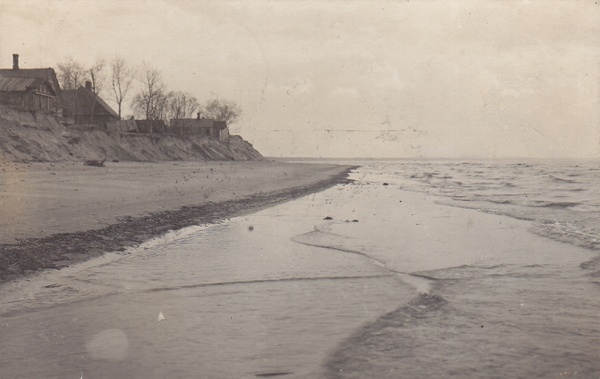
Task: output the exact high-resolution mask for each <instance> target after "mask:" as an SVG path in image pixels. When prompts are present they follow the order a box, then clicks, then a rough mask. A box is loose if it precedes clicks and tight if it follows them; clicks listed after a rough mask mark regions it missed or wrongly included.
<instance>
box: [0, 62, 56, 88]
mask: <svg viewBox="0 0 600 379" xmlns="http://www.w3.org/2000/svg"><path fill="white" fill-rule="evenodd" d="M0 76H3V77H11V78H38V79H45V80H47V81H48V82H49V83H50V86H51V87H52V89H53V90H54V92H58V91H60V86H59V84H58V79H57V77H56V72H54V69H53V68H52V67H48V68H19V69H16V70H15V69H10V68H3V69H0Z"/></svg>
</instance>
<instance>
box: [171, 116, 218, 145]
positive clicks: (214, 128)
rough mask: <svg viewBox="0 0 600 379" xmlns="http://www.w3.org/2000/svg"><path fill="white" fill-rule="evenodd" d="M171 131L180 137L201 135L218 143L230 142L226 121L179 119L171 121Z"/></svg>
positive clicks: (198, 118) (199, 118)
mask: <svg viewBox="0 0 600 379" xmlns="http://www.w3.org/2000/svg"><path fill="white" fill-rule="evenodd" d="M169 131H170V132H171V133H173V134H176V135H178V136H186V135H201V136H207V137H212V138H214V139H216V140H218V141H221V142H226V141H228V140H229V129H228V128H227V123H226V122H225V121H215V120H213V119H210V118H201V117H200V114H198V117H197V118H179V119H173V120H171V121H170V127H169Z"/></svg>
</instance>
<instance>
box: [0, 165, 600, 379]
mask: <svg viewBox="0 0 600 379" xmlns="http://www.w3.org/2000/svg"><path fill="white" fill-rule="evenodd" d="M585 164H591V163H589V162H588V163H585ZM577 166H578V167H573V164H572V163H566V164H562V163H561V164H555V165H551V166H549V164H548V163H544V164H543V165H542V166H539V164H538V166H536V165H535V164H531V163H528V164H527V166H524V165H517V164H488V163H476V164H473V163H459V162H437V163H436V162H406V161H405V162H384V163H372V162H371V163H369V164H367V165H365V166H364V167H362V168H360V169H359V170H358V171H357V172H356V173H355V174H353V175H354V178H355V179H357V182H356V184H354V185H345V186H337V187H334V188H332V189H329V190H327V191H324V192H321V193H319V194H315V195H311V196H308V197H305V198H302V199H299V200H296V201H293V202H290V203H286V204H281V205H279V206H277V207H274V208H271V209H267V210H265V211H262V212H259V213H256V214H254V215H250V216H247V217H243V218H237V219H232V220H228V221H225V222H223V223H221V224H218V225H209V226H205V227H192V228H187V229H185V230H182V231H178V232H174V233H172V234H170V235H167V236H165V237H163V238H160V239H157V240H155V241H151V242H150V243H147V244H145V245H143V246H141V247H139V248H137V249H132V250H130V251H128V252H126V253H124V254H122V255H118V254H112V255H108V256H105V257H103V258H100V259H97V260H95V261H92V262H88V263H85V264H82V265H79V266H76V267H71V268H68V269H65V270H61V271H60V272H51V273H49V274H46V275H44V276H43V277H41V278H38V279H33V280H31V281H30V282H20V283H18V284H13V285H10V286H5V287H3V288H0V299H2V301H0V337H1V338H0V351H1V352H2V354H1V355H0V377H10V378H13V377H15V378H16V377H23V378H29V377H46V378H70V377H73V378H79V377H81V376H83V377H84V378H85V377H111V378H121V377H122V378H126V377H127V378H130V377H149V378H162V377H209V378H210V377H213V378H221V377H236V378H237V377H240V378H241V377H344V378H345V377H350V378H353V377H356V378H363V377H389V378H397V377H407V378H414V377H440V376H455V377H527V378H529V377H565V376H566V377H570V376H578V377H597V376H598V375H599V374H598V373H600V360H599V359H598V357H599V356H600V343H599V342H600V328H599V324H598V322H597V320H598V319H599V318H598V317H599V316H600V301H599V300H598V299H600V296H598V295H599V294H598V292H599V289H600V286H599V285H598V283H599V280H598V278H599V277H600V275H596V274H597V272H598V271H597V268H595V267H596V266H594V264H593V262H595V261H594V258H595V257H597V252H596V251H594V250H591V249H588V250H585V249H583V248H582V247H581V246H586V247H588V248H595V247H597V245H594V239H596V240H597V238H598V234H597V230H596V227H597V224H594V222H593V220H595V217H596V212H595V210H597V207H598V192H597V188H598V187H597V186H596V184H598V182H599V180H598V175H600V174H598V173H597V172H596V171H595V170H592V168H593V167H591V166H585V165H584V164H583V163H582V162H580V163H579V164H577ZM424 173H427V175H426V174H424ZM535 173H540V175H541V176H542V179H535V178H533V177H535V175H534V174H535ZM429 174H431V175H429ZM546 174H547V175H546ZM450 176H452V177H451V178H450ZM532 176H533V177H532ZM550 176H552V178H551V177H550ZM509 178H512V179H509ZM554 178H561V179H564V178H570V179H568V180H577V181H578V182H577V183H570V182H565V183H566V184H563V182H562V181H557V182H556V184H555V185H554V186H552V185H551V184H548V182H546V181H548V180H549V181H550V183H552V181H555V180H556V179H554ZM538 181H542V183H544V185H546V186H547V187H548V188H549V189H548V190H547V191H546V195H544V193H543V191H542V190H540V189H539V188H540V183H539V182H538ZM455 182H460V183H462V184H460V185H459V184H456V183H455ZM504 182H506V183H510V184H511V185H508V186H506V185H504V184H502V185H500V184H499V183H504ZM384 183H386V185H384ZM465 183H467V184H465ZM469 183H470V184H469ZM573 184H576V187H577V188H578V189H579V190H577V191H572V190H571V185H573ZM463 187H464V189H463ZM555 187H556V188H555ZM507 188H508V189H507ZM536 191H537V192H536ZM534 193H535V196H534V195H533V194H534ZM494 194H495V195H494ZM432 195H433V196H434V197H433V198H434V199H435V201H437V204H436V203H435V202H433V201H432ZM494 196H495V197H494ZM509 201H510V202H509ZM544 202H546V203H544ZM440 203H443V204H440ZM551 203H552V204H555V205H550V204H551ZM559 203H560V204H562V205H560V206H558V205H556V204H559ZM567 203H568V204H569V205H568V206H566V205H565V204H567ZM574 203H577V205H572V204H574ZM541 204H546V205H541ZM448 205H453V206H454V207H450V206H448ZM457 206H458V207H457ZM595 207H596V208H595ZM464 208H475V209H478V210H481V211H483V212H485V213H474V212H476V211H475V210H473V209H464ZM498 215H502V216H498ZM506 216H511V217H512V219H509V218H507V217H506ZM325 218H330V219H328V220H326V219H325ZM473 220H474V221H473ZM585 220H588V221H589V220H592V221H589V222H588V223H586V222H585ZM554 224H558V225H563V224H565V225H566V224H568V225H569V228H570V229H564V230H567V231H566V232H564V230H563V229H561V233H562V234H561V235H562V236H563V237H560V239H562V240H564V241H567V242H569V244H566V243H557V242H555V241H553V240H550V239H548V238H546V237H552V238H556V239H558V237H557V236H556V235H555V234H552V233H549V232H546V231H545V229H543V227H544V226H545V225H546V226H547V225H554ZM528 228H531V229H532V231H535V232H536V233H537V234H532V233H530V232H528V231H527V229H528ZM573 231H575V232H573ZM569 232H572V233H570V234H568V233H569ZM565 235H567V236H568V238H567V237H565ZM543 236H544V237H543ZM590 262H592V263H590ZM586 263H587V265H586Z"/></svg>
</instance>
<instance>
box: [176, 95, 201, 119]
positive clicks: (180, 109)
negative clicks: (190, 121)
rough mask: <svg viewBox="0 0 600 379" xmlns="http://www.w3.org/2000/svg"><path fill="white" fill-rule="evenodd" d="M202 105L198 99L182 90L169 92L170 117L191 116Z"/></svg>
mask: <svg viewBox="0 0 600 379" xmlns="http://www.w3.org/2000/svg"><path fill="white" fill-rule="evenodd" d="M199 107H200V103H198V99H196V98H195V97H194V96H193V95H191V94H189V93H185V92H181V91H177V92H171V93H169V118H172V119H182V118H190V117H191V116H192V115H193V114H194V113H195V112H196V111H197V110H198V108H199Z"/></svg>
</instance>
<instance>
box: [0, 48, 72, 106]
mask: <svg viewBox="0 0 600 379" xmlns="http://www.w3.org/2000/svg"><path fill="white" fill-rule="evenodd" d="M59 95H60V85H59V84H58V79H57V77H56V72H54V69H52V68H34V69H21V68H19V55H18V54H13V68H12V69H0V104H6V105H10V106H12V107H16V108H20V109H25V110H45V111H50V112H52V113H54V114H55V115H58V116H61V115H62V104H61V102H60V98H59V97H60V96H59Z"/></svg>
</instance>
